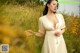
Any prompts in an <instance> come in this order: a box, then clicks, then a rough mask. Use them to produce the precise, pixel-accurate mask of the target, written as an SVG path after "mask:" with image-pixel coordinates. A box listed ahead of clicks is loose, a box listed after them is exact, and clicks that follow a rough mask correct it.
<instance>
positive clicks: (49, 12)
mask: <svg viewBox="0 0 80 53" xmlns="http://www.w3.org/2000/svg"><path fill="white" fill-rule="evenodd" d="M47 15H49V16H54V15H55V13H53V12H52V11H50V10H48V13H47Z"/></svg>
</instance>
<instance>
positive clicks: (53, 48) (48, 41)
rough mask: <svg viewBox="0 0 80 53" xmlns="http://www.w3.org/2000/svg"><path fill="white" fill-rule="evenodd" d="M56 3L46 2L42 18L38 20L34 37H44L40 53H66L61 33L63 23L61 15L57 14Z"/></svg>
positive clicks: (54, 1)
mask: <svg viewBox="0 0 80 53" xmlns="http://www.w3.org/2000/svg"><path fill="white" fill-rule="evenodd" d="M57 8H58V1H57V0H48V1H47V3H46V6H45V9H44V11H43V16H42V17H40V18H39V30H38V32H33V31H32V30H27V31H26V33H27V32H29V33H34V34H35V35H36V36H43V35H45V39H44V43H43V46H42V51H41V53H67V49H66V45H65V41H64V38H63V33H64V32H65V27H66V26H65V21H64V18H63V16H62V14H60V13H57V12H56V11H57Z"/></svg>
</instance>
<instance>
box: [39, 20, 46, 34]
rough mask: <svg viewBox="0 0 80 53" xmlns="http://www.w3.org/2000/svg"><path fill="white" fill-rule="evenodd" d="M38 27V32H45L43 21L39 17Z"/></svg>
mask: <svg viewBox="0 0 80 53" xmlns="http://www.w3.org/2000/svg"><path fill="white" fill-rule="evenodd" d="M38 24H39V29H38V32H40V33H42V34H45V28H44V25H43V22H42V20H41V19H40V18H39V22H38Z"/></svg>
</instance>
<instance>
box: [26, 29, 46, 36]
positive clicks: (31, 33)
mask: <svg viewBox="0 0 80 53" xmlns="http://www.w3.org/2000/svg"><path fill="white" fill-rule="evenodd" d="M25 33H26V34H27V35H29V36H30V35H33V34H34V35H35V36H38V37H42V36H43V35H44V34H45V33H43V32H39V31H38V32H34V31H32V30H26V31H25Z"/></svg>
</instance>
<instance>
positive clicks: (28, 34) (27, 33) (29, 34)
mask: <svg viewBox="0 0 80 53" xmlns="http://www.w3.org/2000/svg"><path fill="white" fill-rule="evenodd" d="M25 34H26V35H27V36H31V35H32V34H33V31H32V30H26V31H25Z"/></svg>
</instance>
